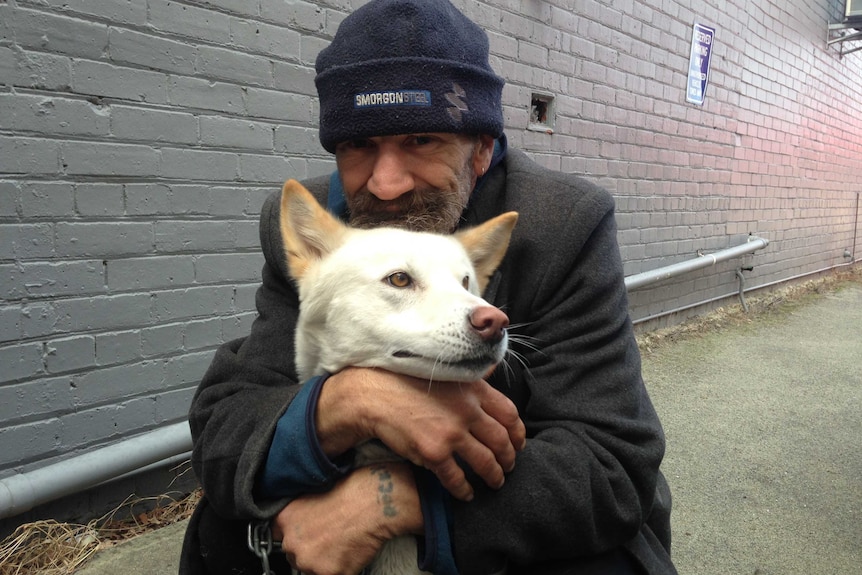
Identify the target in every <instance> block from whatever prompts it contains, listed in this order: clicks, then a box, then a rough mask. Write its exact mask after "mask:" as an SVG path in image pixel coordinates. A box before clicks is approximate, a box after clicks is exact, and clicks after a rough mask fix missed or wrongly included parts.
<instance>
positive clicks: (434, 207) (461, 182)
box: [347, 163, 473, 234]
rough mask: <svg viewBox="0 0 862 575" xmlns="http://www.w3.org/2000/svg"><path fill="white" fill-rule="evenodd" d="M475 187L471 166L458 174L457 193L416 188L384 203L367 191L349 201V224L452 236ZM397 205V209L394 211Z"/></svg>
mask: <svg viewBox="0 0 862 575" xmlns="http://www.w3.org/2000/svg"><path fill="white" fill-rule="evenodd" d="M472 185H473V180H472V177H471V175H470V166H469V163H468V164H467V165H465V166H464V169H463V170H461V173H459V174H458V180H457V189H455V190H439V189H435V188H416V189H413V190H411V191H409V192H407V193H405V194H402V195H401V196H398V197H397V198H395V199H394V200H380V199H378V198H377V196H375V195H374V194H372V193H371V192H369V191H368V190H367V189H366V188H363V189H361V190H359V191H357V192H356V193H355V194H353V195H352V196H349V197H348V198H347V207H348V209H349V211H350V219H349V222H350V225H351V226H354V227H357V228H379V227H384V226H389V227H396V228H404V229H407V230H412V231H417V232H434V233H438V234H450V233H452V232H453V231H455V229H456V228H457V227H458V223H459V222H460V221H461V215H462V214H463V213H464V209H465V208H466V207H467V201H468V200H469V199H470V192H471V189H470V188H471V186H472ZM393 206H394V207H396V208H397V209H393ZM389 210H392V211H389Z"/></svg>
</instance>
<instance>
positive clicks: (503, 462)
mask: <svg viewBox="0 0 862 575" xmlns="http://www.w3.org/2000/svg"><path fill="white" fill-rule="evenodd" d="M316 418H317V419H316V422H317V433H318V437H319V439H320V443H321V446H322V447H323V450H324V451H325V452H326V453H327V454H328V455H330V456H333V457H334V456H337V455H340V454H341V453H344V452H345V451H347V450H348V449H350V448H352V447H354V446H356V445H358V444H359V443H361V442H363V441H365V440H368V439H371V438H377V439H380V440H381V441H382V442H383V443H385V444H386V445H387V446H388V447H389V448H390V449H391V450H392V451H394V452H395V453H397V454H398V455H400V456H402V457H404V458H405V459H408V460H410V461H412V462H413V463H414V464H416V465H420V466H423V467H425V468H427V469H429V470H431V471H432V472H433V473H434V474H436V475H437V477H438V478H439V479H440V482H441V483H442V484H443V486H444V487H445V488H446V489H448V490H449V492H450V493H452V495H453V496H455V497H457V498H458V499H462V500H465V501H469V500H470V499H472V497H473V488H472V487H471V486H470V484H469V482H468V481H467V479H466V477H465V475H464V471H463V470H462V469H461V467H460V466H459V465H458V463H457V462H456V460H455V456H456V455H457V456H459V457H460V458H461V459H462V460H463V461H464V463H466V464H467V465H469V466H470V468H471V469H472V470H473V471H475V472H476V473H477V474H478V475H479V476H480V477H481V478H482V479H483V480H484V481H485V482H486V483H487V484H488V485H489V486H490V487H493V488H495V489H496V488H500V487H502V486H503V482H504V480H505V479H504V474H505V473H506V472H508V471H511V470H512V469H513V468H514V466H515V453H516V451H517V450H520V449H522V448H523V447H524V445H525V444H526V439H525V438H526V430H525V428H524V423H523V422H522V421H521V419H520V417H519V416H518V410H517V408H516V407H515V405H514V404H513V403H512V401H511V400H510V399H509V398H507V397H506V396H505V395H503V394H502V393H500V392H499V391H497V390H496V389H494V388H493V387H491V385H489V384H488V383H487V382H485V381H474V382H469V383H451V382H432V383H429V382H428V381H425V380H420V379H416V378H413V377H408V376H404V375H398V374H394V373H390V372H387V371H383V370H378V369H369V368H348V369H345V370H343V371H341V372H339V373H337V374H335V375H332V376H330V378H329V379H328V380H327V381H326V383H325V384H324V386H323V389H322V391H321V395H320V400H319V402H318V405H317V413H316Z"/></svg>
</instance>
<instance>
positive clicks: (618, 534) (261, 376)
mask: <svg viewBox="0 0 862 575" xmlns="http://www.w3.org/2000/svg"><path fill="white" fill-rule="evenodd" d="M306 185H307V186H308V187H309V189H310V190H312V192H313V193H314V194H315V195H316V196H317V197H318V198H319V199H320V200H321V201H322V202H324V201H325V198H326V191H327V187H328V178H321V179H316V180H312V181H310V182H306ZM509 210H515V211H517V212H519V213H520V218H519V220H518V224H517V226H516V227H515V232H514V235H513V238H512V242H511V245H510V248H509V251H508V253H507V255H506V258H505V260H504V261H503V263H502V265H501V266H500V269H499V270H498V272H497V273H496V275H495V276H494V278H493V279H492V281H491V283H490V284H489V286H488V288H487V290H486V292H485V298H486V299H487V300H488V301H489V302H491V303H493V304H494V305H496V306H498V307H500V308H502V309H504V310H505V312H506V313H507V314H508V316H509V318H510V320H511V323H512V326H513V327H512V328H511V330H510V331H511V333H513V334H515V339H516V340H517V339H523V340H526V341H527V342H529V344H528V345H519V344H518V343H513V349H514V350H515V351H517V352H518V353H519V354H520V355H521V356H522V357H523V358H524V360H525V363H526V368H525V367H524V366H522V365H521V363H520V362H518V361H515V360H510V361H509V367H510V368H511V369H508V370H507V369H503V368H499V369H497V370H496V372H495V374H494V376H493V378H492V380H491V383H492V384H493V385H494V386H495V387H497V388H498V389H500V390H501V391H503V392H504V393H505V394H506V395H508V396H509V397H510V398H511V399H512V400H513V401H514V402H515V404H516V405H517V406H518V409H519V411H520V414H521V417H522V418H523V420H524V423H525V424H526V427H527V436H528V442H527V447H526V449H524V450H523V451H522V452H520V453H519V455H518V459H517V464H516V466H515V470H514V471H513V472H512V473H510V474H509V475H508V476H507V478H506V484H505V486H504V487H503V488H502V489H501V490H499V491H493V490H491V489H488V488H485V487H484V484H482V482H481V481H479V480H474V481H472V482H471V483H472V484H473V487H474V489H475V490H476V497H475V499H474V500H473V501H472V502H470V503H461V502H454V503H453V517H454V521H453V546H454V553H455V558H456V562H457V564H458V567H459V570H460V571H461V572H462V573H464V574H473V573H477V574H478V573H486V572H489V571H488V568H489V567H499V566H501V565H503V564H504V562H508V564H509V569H510V573H512V572H523V573H530V574H534V575H535V574H541V573H549V574H550V573H567V572H572V573H575V572H580V571H577V570H574V571H572V570H571V569H572V567H574V566H577V565H580V560H579V558H580V557H583V556H589V555H599V554H603V553H607V552H611V551H613V550H614V549H624V550H625V552H626V553H627V555H629V556H630V557H632V558H633V559H634V560H635V562H636V563H637V564H639V565H641V566H642V567H643V568H644V570H645V571H646V572H647V573H650V574H670V573H675V572H676V571H675V569H674V568H673V565H672V564H671V562H670V558H669V555H668V552H667V551H666V548H669V546H670V495H669V491H668V489H667V484H666V483H665V481H664V478H663V476H662V475H661V473H660V472H659V464H660V463H661V460H662V456H663V453H664V436H663V433H662V429H661V425H660V423H659V420H658V417H657V415H656V413H655V411H654V409H653V406H652V404H651V402H650V399H649V397H648V396H647V392H646V389H645V388H644V384H643V381H642V379H641V369H640V357H639V354H638V349H637V346H636V343H635V339H634V336H633V333H632V327H631V322H630V320H629V316H628V309H627V298H626V290H625V286H624V283H623V280H624V278H623V272H622V263H621V261H620V254H619V248H618V245H617V241H616V224H615V221H614V211H613V200H612V198H611V196H610V195H609V194H608V193H607V192H606V191H604V190H602V189H601V188H598V187H596V186H595V185H593V184H591V183H589V182H587V181H585V180H583V179H580V178H577V177H574V176H571V175H567V174H562V173H559V172H553V171H549V170H546V169H543V168H541V167H540V166H538V165H537V164H535V163H534V162H532V161H531V160H529V159H528V158H527V157H526V155H524V154H523V153H521V152H519V151H517V150H511V149H510V150H509V152H508V155H507V157H506V159H505V160H504V161H503V162H502V163H501V164H500V165H498V166H497V167H495V168H494V169H493V170H492V171H491V172H490V173H489V175H488V176H487V178H486V181H485V183H484V184H483V186H482V187H481V188H480V189H479V190H477V191H476V192H475V193H474V195H473V197H472V198H471V203H470V205H469V207H468V209H467V211H466V213H465V222H464V225H474V224H478V223H480V222H483V221H485V220H487V219H489V218H491V217H493V216H495V215H497V214H500V213H502V212H506V211H509ZM260 234H261V246H262V249H263V253H264V256H265V257H266V264H265V266H264V268H263V283H262V286H261V287H260V289H259V290H258V293H257V308H258V312H259V317H258V319H257V320H256V321H255V323H254V325H253V327H252V331H251V334H250V335H249V336H248V337H247V338H244V339H242V340H238V341H234V342H230V343H227V344H225V345H224V346H222V347H221V348H220V349H219V351H218V352H217V354H216V356H215V359H214V360H213V363H212V365H211V367H210V369H209V371H208V372H207V374H206V376H205V377H204V379H203V381H202V383H201V385H200V388H199V389H198V392H197V394H196V396H195V398H194V402H193V405H192V409H191V412H190V423H191V428H192V434H193V437H194V442H195V446H194V455H193V458H192V463H193V466H194V469H195V472H196V473H197V475H198V477H199V478H200V480H201V482H202V484H203V487H204V490H205V492H206V494H207V497H208V498H209V501H210V504H211V505H212V506H213V508H214V509H216V510H217V511H218V512H219V513H220V514H222V515H224V516H226V517H232V518H252V517H254V518H267V517H271V516H272V515H274V514H275V513H276V512H277V511H279V510H280V509H281V508H282V507H283V506H284V505H285V504H286V501H261V500H256V499H255V498H254V496H253V488H254V483H255V478H256V475H257V473H258V471H259V470H260V468H261V466H262V464H263V462H264V460H265V458H266V456H267V452H268V449H269V443H270V440H271V437H272V434H273V432H274V429H275V425H276V422H277V421H278V418H279V417H280V416H281V414H282V413H283V412H284V411H285V409H286V408H287V405H288V404H289V403H290V401H291V399H292V398H293V396H294V395H295V394H296V392H297V391H298V385H297V381H296V374H295V368H294V363H293V330H294V326H295V323H296V316H297V309H298V300H297V293H296V291H295V289H294V286H293V285H292V283H291V282H290V281H289V280H288V279H287V273H286V268H285V262H284V256H283V254H282V251H281V250H282V247H281V238H280V233H279V226H278V194H274V195H273V196H272V197H270V198H269V199H268V200H267V202H266V204H265V206H264V208H263V210H262V213H261V227H260ZM507 373H508V375H507ZM519 566H520V567H519Z"/></svg>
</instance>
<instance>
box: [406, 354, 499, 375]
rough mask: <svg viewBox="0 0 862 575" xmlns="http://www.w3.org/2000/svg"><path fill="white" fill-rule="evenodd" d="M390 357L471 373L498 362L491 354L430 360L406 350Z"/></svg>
mask: <svg viewBox="0 0 862 575" xmlns="http://www.w3.org/2000/svg"><path fill="white" fill-rule="evenodd" d="M392 356H393V357H397V358H399V359H420V360H424V361H427V362H431V363H435V364H437V365H441V366H447V367H450V368H456V369H465V370H471V371H484V370H485V369H487V368H488V367H490V366H492V365H494V364H496V363H497V361H498V360H497V358H496V357H495V356H494V354H492V353H487V354H482V355H474V356H470V357H465V358H461V359H444V358H440V357H437V358H431V357H428V356H424V355H421V354H418V353H413V352H412V351H409V350H406V349H401V350H398V351H396V352H394V353H393V354H392Z"/></svg>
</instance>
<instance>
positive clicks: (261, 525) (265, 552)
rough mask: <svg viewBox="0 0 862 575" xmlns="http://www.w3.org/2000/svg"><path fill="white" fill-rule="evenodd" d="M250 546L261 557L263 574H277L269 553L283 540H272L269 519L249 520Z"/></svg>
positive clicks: (362, 574)
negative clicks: (270, 564) (270, 563)
mask: <svg viewBox="0 0 862 575" xmlns="http://www.w3.org/2000/svg"><path fill="white" fill-rule="evenodd" d="M248 548H249V550H250V551H251V552H252V553H254V554H255V555H257V557H258V558H259V559H260V564H261V566H262V567H263V575H276V573H275V572H274V571H273V570H272V569H270V567H269V555H270V553H272V552H273V551H275V550H276V549H278V550H281V541H273V540H272V531H271V530H270V528H269V521H249V524H248ZM369 572H370V569H368V568H367V567H366V568H365V569H363V570H362V571H360V572H359V575H368V573H369ZM290 573H291V575H302V572H300V571H297V570H296V569H292V568H291V570H290Z"/></svg>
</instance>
